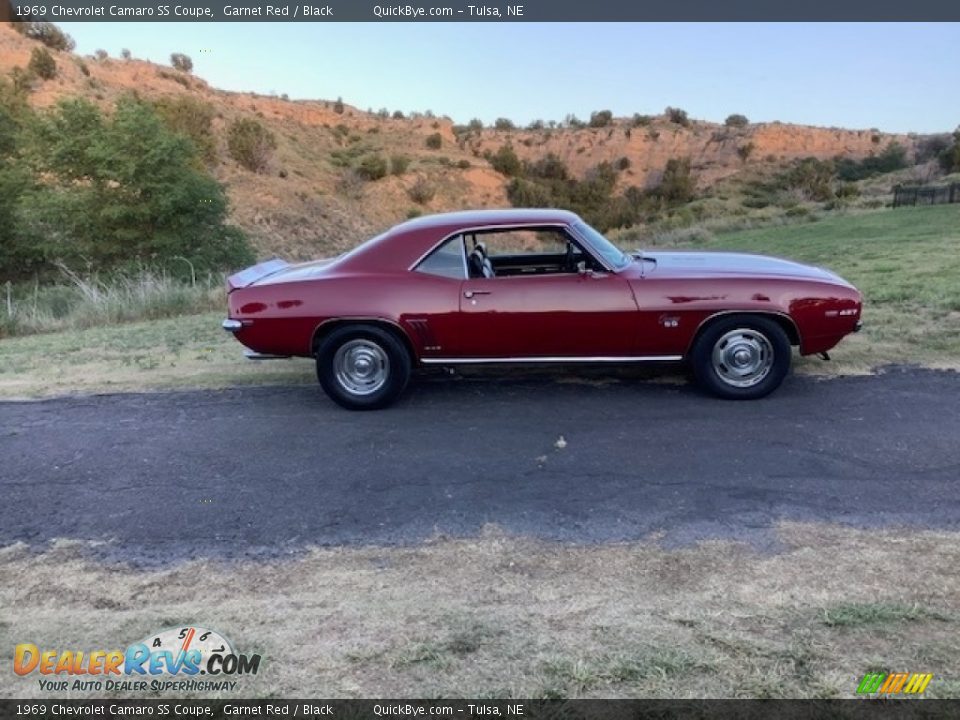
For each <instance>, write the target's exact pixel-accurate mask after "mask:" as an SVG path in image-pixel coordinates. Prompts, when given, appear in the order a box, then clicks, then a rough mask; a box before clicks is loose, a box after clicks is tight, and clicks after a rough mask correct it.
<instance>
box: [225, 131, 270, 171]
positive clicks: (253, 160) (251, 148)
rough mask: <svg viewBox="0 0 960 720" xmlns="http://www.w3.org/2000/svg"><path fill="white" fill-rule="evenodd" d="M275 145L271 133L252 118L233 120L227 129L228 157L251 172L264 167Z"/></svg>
mask: <svg viewBox="0 0 960 720" xmlns="http://www.w3.org/2000/svg"><path fill="white" fill-rule="evenodd" d="M276 147H277V141H276V138H275V137H274V136H273V133H272V132H270V131H269V130H267V128H265V127H264V126H263V125H262V124H261V123H260V122H259V121H258V120H254V119H252V118H241V119H239V120H234V121H233V122H232V123H231V124H230V128H229V130H228V131H227V150H228V151H229V152H230V157H232V158H233V159H234V160H236V161H237V162H238V163H240V165H242V166H243V167H245V168H246V169H247V170H251V171H253V172H260V171H262V170H264V169H265V168H266V166H267V163H268V162H269V161H270V158H271V157H272V156H273V151H274V150H275V149H276Z"/></svg>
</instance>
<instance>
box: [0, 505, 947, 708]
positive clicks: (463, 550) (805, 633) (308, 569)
mask: <svg viewBox="0 0 960 720" xmlns="http://www.w3.org/2000/svg"><path fill="white" fill-rule="evenodd" d="M778 532H779V537H780V541H781V543H782V547H781V551H780V552H778V553H777V554H764V553H761V552H758V551H756V550H754V549H751V548H750V547H747V546H744V545H742V544H737V543H734V542H729V541H722V542H721V541H714V542H709V543H705V544H702V545H698V546H695V547H689V548H683V549H664V548H661V547H660V546H659V545H658V544H657V543H656V542H655V539H652V540H651V541H650V542H644V543H632V544H623V545H606V546H588V547H582V546H571V545H560V544H548V543H542V542H536V541H532V540H526V539H518V538H514V537H505V536H502V535H501V534H499V533H498V532H497V531H496V530H495V529H488V530H487V532H485V533H484V534H483V535H482V536H481V537H479V538H477V539H472V540H456V541H452V540H447V539H437V540H435V541H433V542H430V543H427V544H426V545H421V546H417V547H415V548H392V549H390V548H375V547H369V548H340V549H313V550H311V551H308V552H307V553H306V554H305V555H303V556H300V557H297V558H295V559H289V560H285V561H272V562H263V563H260V562H244V563H234V564H230V563H219V562H212V561H193V562H186V563H183V564H179V565H175V566H172V567H169V568H164V569H150V570H137V569H133V568H130V567H125V566H117V565H104V564H101V563H99V562H98V561H95V560H93V559H90V557H89V555H87V554H85V552H84V547H83V546H82V545H80V544H77V543H66V542H61V543H58V544H56V545H54V546H53V547H52V548H51V549H49V550H48V551H46V552H43V553H33V552H30V551H28V550H27V549H26V548H24V547H23V546H16V547H11V548H7V549H5V550H2V551H0V607H3V608H4V610H3V618H2V623H0V634H2V635H3V636H4V637H3V639H2V640H0V664H3V665H5V666H7V667H9V666H10V662H11V658H12V652H13V646H14V644H15V643H16V642H26V641H29V642H35V643H38V644H41V645H45V646H51V647H60V648H67V647H73V648H91V649H93V648H101V647H104V646H108V647H111V648H112V647H115V646H121V647H122V646H124V644H125V643H128V642H132V641H135V640H137V639H139V638H140V637H143V636H145V635H146V634H148V633H149V632H151V631H153V630H156V629H158V628H161V627H167V626H171V625H177V624H180V623H186V622H193V623H198V624H202V625H205V626H209V627H212V628H215V629H218V630H220V631H221V632H223V633H224V634H226V635H227V636H228V637H230V638H231V639H232V640H233V641H234V643H235V644H236V645H237V646H238V647H239V649H240V650H241V651H242V652H247V653H251V652H258V653H261V654H262V655H263V657H264V660H263V665H262V668H261V672H260V674H259V675H258V676H256V677H255V678H253V677H249V678H244V679H243V681H242V684H241V685H240V691H239V693H240V695H241V696H246V697H255V696H265V695H269V696H288V697H289V696H301V697H302V696H307V695H309V696H315V697H366V696H388V697H404V696H405V697H432V696H461V697H462V696H467V697H484V696H487V697H511V696H512V697H555V696H564V697H567V696H570V697H572V696H587V697H591V696H614V697H616V696H652V697H701V696H704V697H851V696H852V695H853V692H854V690H855V688H856V685H857V682H858V680H859V677H860V676H862V674H863V673H865V672H866V671H868V670H877V669H888V670H898V671H917V672H920V671H925V672H932V673H933V674H934V676H935V677H934V680H933V682H932V683H931V685H930V687H929V689H928V691H927V694H928V695H929V696H935V697H957V696H960V683H958V672H960V659H958V658H960V632H958V629H960V628H958V618H960V576H958V574H957V573H956V568H957V565H958V562H960V543H958V537H957V535H956V534H952V533H946V532H900V531H892V530H891V531H863V530H854V529H849V528H841V527H836V526H824V525H815V524H787V525H783V526H781V527H780V528H779V529H778ZM0 694H2V695H4V696H8V697H10V696H17V697H27V696H38V695H40V691H39V689H38V686H37V682H36V679H35V678H33V679H19V678H17V677H15V676H14V675H13V674H12V673H9V672H8V673H2V674H0ZM234 696H237V694H236V693H235V694H234Z"/></svg>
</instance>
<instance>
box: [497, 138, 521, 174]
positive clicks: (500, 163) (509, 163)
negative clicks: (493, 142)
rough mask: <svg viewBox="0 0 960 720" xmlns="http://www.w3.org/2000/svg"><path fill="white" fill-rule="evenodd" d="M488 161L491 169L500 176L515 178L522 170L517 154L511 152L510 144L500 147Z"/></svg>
mask: <svg viewBox="0 0 960 720" xmlns="http://www.w3.org/2000/svg"><path fill="white" fill-rule="evenodd" d="M489 160H490V165H492V166H493V169H494V170H496V171H497V172H498V173H500V174H501V175H506V176H508V177H516V176H517V175H520V174H521V172H522V170H523V165H522V163H521V162H520V158H518V157H517V154H516V153H515V152H514V151H513V146H512V145H510V144H506V145H501V146H500V149H499V150H497V152H495V153H494V154H492V155H491V156H490V158H489Z"/></svg>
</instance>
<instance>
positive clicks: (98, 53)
mask: <svg viewBox="0 0 960 720" xmlns="http://www.w3.org/2000/svg"><path fill="white" fill-rule="evenodd" d="M93 56H94V57H95V58H96V59H97V60H98V61H99V62H103V61H104V60H106V59H107V58H108V57H110V55H109V54H108V53H107V51H106V50H104V49H103V48H98V49H96V50H94V51H93Z"/></svg>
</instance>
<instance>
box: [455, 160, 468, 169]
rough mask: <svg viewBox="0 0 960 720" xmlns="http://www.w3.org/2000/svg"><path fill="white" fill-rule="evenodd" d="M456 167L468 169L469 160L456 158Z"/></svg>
mask: <svg viewBox="0 0 960 720" xmlns="http://www.w3.org/2000/svg"><path fill="white" fill-rule="evenodd" d="M457 167H458V168H460V169H461V170H469V169H470V161H469V160H458V161H457Z"/></svg>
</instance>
